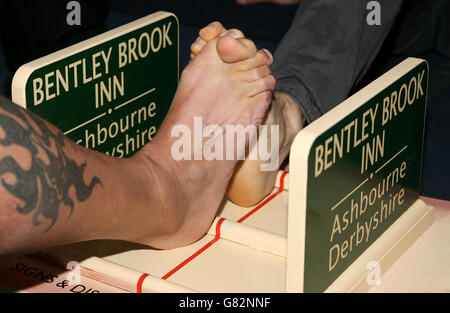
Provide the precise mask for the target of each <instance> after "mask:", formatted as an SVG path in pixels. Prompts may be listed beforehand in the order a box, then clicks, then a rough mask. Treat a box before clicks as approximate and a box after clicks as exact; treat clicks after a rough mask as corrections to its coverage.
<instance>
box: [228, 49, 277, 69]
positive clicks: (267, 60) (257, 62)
mask: <svg viewBox="0 0 450 313" xmlns="http://www.w3.org/2000/svg"><path fill="white" fill-rule="evenodd" d="M272 62H273V56H272V54H271V53H270V51H269V50H267V49H262V50H259V51H258V52H257V53H256V54H255V56H254V57H252V58H249V59H246V60H243V61H241V62H237V63H235V64H233V67H234V69H235V70H237V71H249V70H252V69H254V68H258V67H261V66H264V65H271V64H272Z"/></svg>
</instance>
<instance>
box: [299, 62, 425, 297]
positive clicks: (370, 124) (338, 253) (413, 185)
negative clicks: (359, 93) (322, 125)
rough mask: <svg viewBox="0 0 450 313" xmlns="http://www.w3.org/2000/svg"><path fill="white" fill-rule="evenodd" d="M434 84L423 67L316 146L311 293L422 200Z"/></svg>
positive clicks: (310, 196) (307, 284) (311, 173)
mask: <svg viewBox="0 0 450 313" xmlns="http://www.w3.org/2000/svg"><path fill="white" fill-rule="evenodd" d="M427 84H428V66H427V64H426V62H422V63H419V64H418V65H417V66H416V67H415V68H413V69H412V70H410V71H409V72H408V73H407V74H405V75H403V76H402V77H401V78H400V79H398V80H396V81H395V82H394V83H392V84H391V85H390V86H389V87H387V88H385V89H384V90H382V91H381V92H379V93H378V94H376V95H374V96H373V97H372V98H371V99H370V100H369V101H367V102H366V103H365V104H363V105H362V106H360V107H359V108H358V109H357V110H355V111H354V112H352V113H351V114H349V115H347V116H346V117H345V118H344V119H342V120H341V121H340V122H338V123H337V124H335V125H334V126H332V127H331V128H329V129H328V130H327V131H325V132H324V133H322V134H321V135H320V136H318V137H317V138H316V139H315V141H314V143H313V145H312V147H311V149H310V155H309V158H308V185H307V199H306V208H307V209H306V230H305V259H304V289H303V290H304V291H305V292H322V291H324V290H325V289H326V288H327V287H328V286H330V284H331V283H333V281H335V280H336V278H337V277H338V276H339V275H341V274H342V272H343V271H344V270H345V269H346V268H347V267H348V266H349V265H351V264H352V263H353V261H355V260H356V259H357V258H358V256H360V255H361V254H362V253H363V252H364V251H365V250H366V249H367V248H368V247H369V246H370V245H371V244H372V243H373V242H374V241H375V240H376V239H377V238H378V237H379V236H380V235H381V234H383V232H384V231H386V230H387V229H388V228H389V227H390V226H391V225H392V223H393V222H395V221H396V220H397V219H398V218H399V217H400V216H401V215H402V214H403V213H404V212H405V210H407V209H408V208H409V207H410V206H411V205H412V204H413V203H414V202H415V201H416V200H417V199H418V197H419V191H420V175H421V162H422V147H423V135H424V123H425V122H424V121H425V105H426V99H427Z"/></svg>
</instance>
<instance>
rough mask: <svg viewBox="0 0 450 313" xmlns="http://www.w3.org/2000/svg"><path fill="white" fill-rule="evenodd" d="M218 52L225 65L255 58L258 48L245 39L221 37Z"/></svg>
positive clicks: (218, 42)
mask: <svg viewBox="0 0 450 313" xmlns="http://www.w3.org/2000/svg"><path fill="white" fill-rule="evenodd" d="M217 52H218V54H219V56H220V58H221V59H222V61H224V62H225V63H235V62H239V61H243V60H245V59H248V58H251V57H253V56H254V55H255V53H256V46H255V44H254V43H253V42H252V41H251V40H248V39H245V38H239V39H235V38H232V37H221V38H219V40H218V41H217Z"/></svg>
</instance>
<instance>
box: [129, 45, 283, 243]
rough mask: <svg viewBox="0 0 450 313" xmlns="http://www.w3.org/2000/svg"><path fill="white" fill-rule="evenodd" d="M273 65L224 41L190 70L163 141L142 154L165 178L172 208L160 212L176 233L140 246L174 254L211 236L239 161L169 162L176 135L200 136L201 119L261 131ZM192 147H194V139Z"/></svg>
mask: <svg viewBox="0 0 450 313" xmlns="http://www.w3.org/2000/svg"><path fill="white" fill-rule="evenodd" d="M271 63H272V57H271V56H270V55H267V54H266V53H265V52H264V51H259V52H257V51H256V47H255V45H254V44H253V43H252V42H251V41H250V40H247V39H234V38H231V37H223V38H219V39H212V40H210V41H208V42H207V43H205V45H204V47H203V48H202V51H201V52H199V53H198V54H197V56H196V58H195V59H194V60H192V61H191V62H190V63H189V64H188V66H187V67H186V68H185V70H184V71H183V73H182V76H181V79H180V83H179V86H178V89H177V92H176V94H175V97H174V100H173V102H172V105H171V108H170V110H169V112H168V114H167V116H166V118H165V119H164V122H163V124H162V125H161V127H160V129H159V131H158V133H157V135H156V136H155V138H154V139H153V141H152V143H151V144H149V145H146V146H145V147H144V148H143V149H142V150H140V151H139V152H138V153H137V154H136V158H137V159H138V160H142V162H144V164H152V166H148V168H149V169H150V168H151V169H152V170H153V172H154V173H155V175H156V176H158V177H164V179H162V180H161V181H163V182H165V183H164V185H159V186H153V188H154V190H157V191H159V193H160V196H161V198H162V200H163V201H162V203H165V204H166V206H164V207H161V208H160V214H161V216H162V217H164V220H172V221H174V222H172V223H171V225H172V226H171V227H172V228H173V229H172V230H171V231H168V235H165V236H160V237H158V238H154V237H152V236H144V237H142V238H137V239H135V240H134V241H137V242H141V243H145V244H148V245H151V246H153V247H156V248H174V247H179V246H184V245H187V244H190V243H192V242H194V241H196V240H198V239H199V238H201V237H202V236H203V235H204V234H205V233H206V231H207V230H208V228H209V227H210V225H211V223H212V221H213V219H214V217H215V215H216V211H217V208H218V207H219V205H220V202H221V200H222V198H223V195H224V194H225V191H226V188H227V185H228V182H229V180H230V178H231V176H232V174H233V172H234V169H235V167H236V164H237V160H211V161H207V160H202V161H198V160H195V155H194V151H192V152H191V155H190V157H191V158H190V160H180V161H176V160H175V159H167V155H172V154H171V152H172V150H171V149H172V145H173V144H174V142H176V141H177V140H178V139H179V137H174V136H172V133H173V129H174V127H177V125H178V126H180V125H184V126H187V128H189V129H190V130H191V131H192V132H195V130H194V119H195V118H199V117H201V118H202V121H203V124H206V125H217V126H219V127H222V128H225V125H243V126H244V127H245V126H247V125H255V126H257V125H259V124H260V123H261V122H262V120H263V119H264V116H265V112H266V110H267V108H268V106H269V104H270V101H271V99H272V90H273V89H274V88H275V79H274V78H273V76H272V75H271V73H270V70H269V65H270V64H271ZM206 125H204V126H206ZM194 136H195V135H194ZM224 137H225V136H224ZM204 141H205V139H203V142H202V145H203V144H204V143H205V142H204ZM191 143H192V144H191V146H192V147H193V145H194V144H195V141H194V139H192V141H191ZM192 150H194V149H192ZM172 156H173V155H172ZM169 208H176V210H173V209H169ZM168 214H170V216H167V215H168ZM149 238H152V239H149Z"/></svg>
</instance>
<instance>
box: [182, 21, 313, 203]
mask: <svg viewBox="0 0 450 313" xmlns="http://www.w3.org/2000/svg"><path fill="white" fill-rule="evenodd" d="M221 36H233V37H235V38H239V37H243V34H242V32H240V31H239V30H236V29H230V30H226V29H225V28H223V26H222V25H221V24H220V23H219V22H213V23H211V24H210V25H208V26H207V27H205V28H203V29H202V30H201V31H200V33H199V38H198V39H197V40H196V41H195V43H194V44H193V45H192V46H191V58H192V59H195V57H196V55H197V54H198V53H199V52H201V51H202V48H203V47H204V46H205V45H206V44H207V43H208V41H209V40H214V39H215V38H217V37H221ZM263 124H265V125H278V126H279V134H278V139H279V164H278V167H277V168H276V170H273V171H261V165H262V164H263V161H262V160H261V159H257V160H251V159H250V158H249V157H247V159H246V160H245V161H241V162H240V163H239V164H238V166H237V168H236V171H235V173H234V174H233V177H232V180H231V181H230V184H229V186H228V190H227V196H228V198H229V199H230V200H231V201H232V202H234V203H236V204H238V205H240V206H246V207H247V206H253V205H255V204H257V203H258V202H260V201H261V200H262V199H263V198H264V197H265V196H267V195H268V194H269V193H270V192H271V191H272V189H273V186H274V184H275V181H276V177H277V173H278V169H279V167H280V166H281V163H282V162H283V161H284V160H285V159H286V157H287V156H288V154H289V151H290V147H291V145H292V142H293V140H294V138H295V135H296V134H297V133H298V132H299V131H300V130H301V129H302V128H303V124H304V117H303V114H302V111H301V110H300V108H299V106H298V104H297V103H295V101H294V100H292V99H291V98H290V97H289V96H288V95H286V94H282V93H274V100H273V101H272V103H271V105H270V107H269V110H268V111H267V114H266V116H265V118H264V120H263ZM268 135H269V138H271V136H276V134H271V133H270V127H268Z"/></svg>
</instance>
